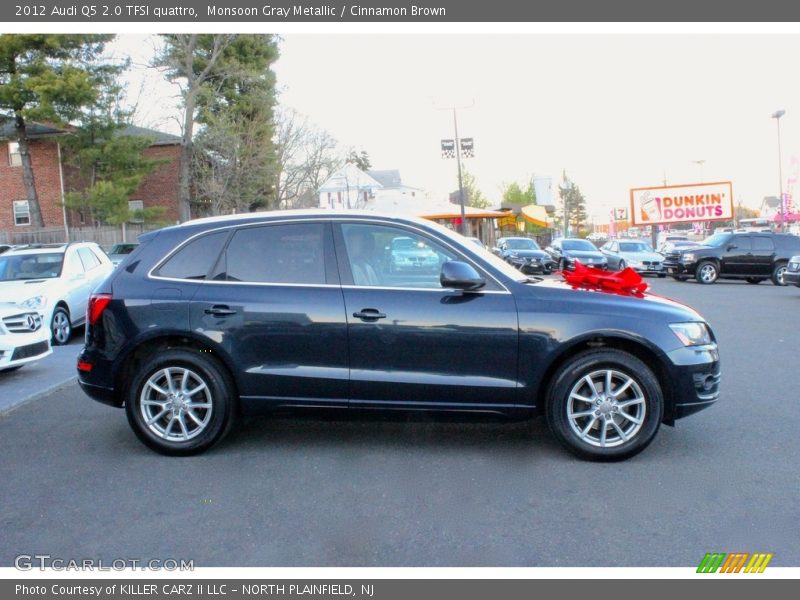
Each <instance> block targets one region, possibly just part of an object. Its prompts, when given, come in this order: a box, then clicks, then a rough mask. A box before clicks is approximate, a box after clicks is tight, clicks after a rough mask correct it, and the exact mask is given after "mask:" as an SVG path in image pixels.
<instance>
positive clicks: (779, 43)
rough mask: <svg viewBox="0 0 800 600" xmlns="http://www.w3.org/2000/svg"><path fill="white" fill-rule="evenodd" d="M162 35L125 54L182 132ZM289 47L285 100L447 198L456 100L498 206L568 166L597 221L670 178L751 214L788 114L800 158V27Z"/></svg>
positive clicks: (368, 38)
mask: <svg viewBox="0 0 800 600" xmlns="http://www.w3.org/2000/svg"><path fill="white" fill-rule="evenodd" d="M154 42H155V40H154V39H153V38H149V37H147V36H146V35H120V37H119V40H118V41H117V42H116V43H115V45H114V47H113V50H114V51H115V52H117V53H118V54H120V55H124V54H130V55H131V56H132V58H133V60H134V69H133V70H132V71H131V73H129V74H128V75H127V76H126V77H127V79H128V81H129V87H130V91H129V94H130V96H131V98H132V99H133V98H138V111H137V120H138V121H139V124H141V125H145V126H153V127H157V128H161V129H166V130H169V131H172V132H178V129H177V121H176V120H175V117H176V116H177V114H178V109H177V104H176V92H177V90H176V89H175V88H174V87H171V86H169V85H168V84H165V83H164V82H163V80H162V79H161V77H160V75H159V74H158V73H157V72H153V71H152V70H149V71H148V70H147V69H144V68H143V67H140V66H137V65H143V64H144V63H146V62H147V60H148V57H149V56H150V55H151V54H152V51H153V44H154ZM280 51H281V57H280V59H279V60H278V61H277V63H276V64H275V66H274V70H275V72H276V75H277V81H278V86H279V101H280V102H281V103H283V104H285V105H288V106H291V107H292V108H294V109H296V110H298V111H300V112H301V113H303V114H306V115H308V116H309V118H310V119H311V120H312V121H314V122H315V123H316V124H318V125H319V126H321V127H323V128H325V129H327V130H328V131H329V132H331V133H332V134H333V135H334V136H335V137H336V138H337V139H338V140H339V142H340V143H341V145H342V146H343V147H344V148H347V147H350V146H354V147H355V148H357V149H359V150H360V149H364V150H366V151H367V152H368V153H369V156H370V158H371V161H372V165H373V168H376V169H398V170H400V172H401V175H402V178H403V182H404V183H406V184H408V185H412V186H415V187H420V188H423V189H424V190H426V191H427V193H428V194H429V195H430V196H431V197H433V198H440V197H443V196H444V197H446V196H447V194H448V193H449V192H450V191H452V190H454V189H457V186H458V181H457V172H456V161H455V160H444V159H442V158H441V153H440V140H441V139H445V138H453V137H454V132H453V113H452V111H450V110H442V108H443V107H446V106H451V105H453V104H456V105H459V106H468V107H469V108H463V109H460V110H459V111H458V129H459V135H460V137H471V138H473V139H474V144H475V157H474V158H470V159H465V160H464V166H465V168H466V169H467V170H469V171H470V172H471V173H473V174H474V175H475V178H476V182H477V185H478V187H479V188H480V189H481V191H482V192H483V193H484V195H485V196H487V197H488V199H489V200H490V201H492V202H493V203H494V204H499V202H500V198H501V194H502V189H503V186H504V185H505V184H508V183H511V182H518V183H520V184H521V185H523V186H524V185H525V184H527V182H528V181H530V179H531V177H533V176H536V177H552V178H553V181H554V184H555V183H558V182H559V181H560V180H561V177H562V174H563V173H564V172H566V174H567V176H568V177H569V179H570V180H572V181H573V182H574V183H576V184H577V185H578V186H579V187H580V189H581V191H582V192H583V194H584V196H585V197H586V200H587V208H588V212H589V214H590V215H591V216H592V217H593V218H594V219H595V220H596V221H597V222H598V223H600V222H604V221H605V220H607V217H608V213H609V211H610V210H611V209H612V208H614V207H617V206H619V207H623V206H627V205H628V198H629V189H630V188H632V187H646V186H652V185H660V184H662V183H664V181H666V182H667V184H669V185H676V184H684V183H696V182H700V181H706V182H710V181H732V182H733V192H734V198H735V201H736V202H737V203H738V202H741V203H742V204H743V205H744V206H749V207H752V208H758V207H759V206H760V204H761V200H762V198H763V197H764V196H769V195H775V196H777V195H778V193H779V191H778V190H779V177H778V164H779V162H778V135H777V128H776V120H775V119H772V118H771V115H772V114H773V113H774V112H775V111H776V110H778V109H783V110H785V111H786V114H785V116H784V117H783V118H782V119H781V120H780V128H781V143H782V156H783V161H782V170H783V180H784V187H785V186H786V179H787V178H788V177H789V176H790V175H791V174H792V172H793V169H795V168H796V164H794V163H793V162H792V157H797V156H800V76H798V73H800V70H798V62H799V61H800V35H797V34H770V35H761V34H697V35H684V34H665V33H657V34H648V35H635V34H599V33H590V34H583V33H574V34H573V33H570V34H563V33H560V34H542V33H531V34H525V33H522V34H506V35H501V34H490V33H486V34H482V33H478V34H476V33H471V34H460V33H430V34H409V33H395V34H381V35H369V34H352V33H349V34H321V33H308V34H297V33H285V34H282V36H281V42H280ZM696 161H704V162H703V164H702V165H701V164H698V163H697V162H696ZM554 189H555V187H554ZM798 194H800V190H798ZM553 200H554V201H556V200H557V199H556V198H554V199H553Z"/></svg>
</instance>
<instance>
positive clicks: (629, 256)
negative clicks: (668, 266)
mask: <svg viewBox="0 0 800 600" xmlns="http://www.w3.org/2000/svg"><path fill="white" fill-rule="evenodd" d="M619 255H620V256H621V257H622V258H624V259H626V260H638V261H640V262H641V261H643V260H648V261H651V262H653V261H655V262H661V261H662V260H664V257H663V256H661V255H660V254H659V253H658V252H624V251H622V250H621V251H620V253H619Z"/></svg>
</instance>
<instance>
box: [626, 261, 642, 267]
mask: <svg viewBox="0 0 800 600" xmlns="http://www.w3.org/2000/svg"><path fill="white" fill-rule="evenodd" d="M628 264H629V265H630V266H632V267H641V266H642V262H641V261H639V260H629V261H628Z"/></svg>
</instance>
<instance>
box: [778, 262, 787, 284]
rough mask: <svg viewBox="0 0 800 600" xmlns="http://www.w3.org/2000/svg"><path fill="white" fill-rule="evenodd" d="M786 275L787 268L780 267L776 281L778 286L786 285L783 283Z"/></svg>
mask: <svg viewBox="0 0 800 600" xmlns="http://www.w3.org/2000/svg"><path fill="white" fill-rule="evenodd" d="M785 274H786V267H785V266H784V267H778V269H777V271H775V280H776V281H777V282H778V285H786V283H784V281H783V276H784V275H785Z"/></svg>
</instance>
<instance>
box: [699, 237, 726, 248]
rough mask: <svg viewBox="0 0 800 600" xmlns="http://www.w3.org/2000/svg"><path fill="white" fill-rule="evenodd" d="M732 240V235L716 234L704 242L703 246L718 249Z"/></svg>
mask: <svg viewBox="0 0 800 600" xmlns="http://www.w3.org/2000/svg"><path fill="white" fill-rule="evenodd" d="M730 238H731V234H730V233H715V234H714V235H712V236H711V237H707V238H706V239H704V240H703V242H702V244H703V246H711V247H712V248H716V247H719V246H722V245H723V244H725V242H727V241H728V240H729V239H730Z"/></svg>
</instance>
